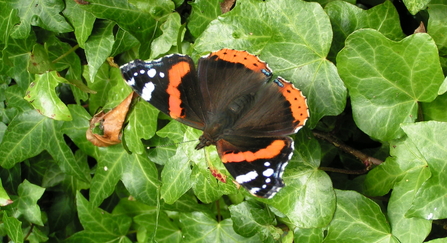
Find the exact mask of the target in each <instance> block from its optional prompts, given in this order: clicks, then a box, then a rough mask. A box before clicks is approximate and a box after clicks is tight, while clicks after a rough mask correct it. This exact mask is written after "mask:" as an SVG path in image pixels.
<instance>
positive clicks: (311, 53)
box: [194, 0, 347, 127]
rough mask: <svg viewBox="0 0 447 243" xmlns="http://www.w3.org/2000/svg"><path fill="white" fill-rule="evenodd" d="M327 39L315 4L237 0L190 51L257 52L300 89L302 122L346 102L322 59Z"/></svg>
mask: <svg viewBox="0 0 447 243" xmlns="http://www.w3.org/2000/svg"><path fill="white" fill-rule="evenodd" d="M291 16H300V17H299V18H292V17H291ZM303 20H305V21H303ZM310 30H312V31H310ZM331 40H332V30H331V25H330V21H329V18H328V17H327V15H326V14H325V13H324V11H323V9H322V8H321V6H320V5H319V4H317V3H309V2H302V1H294V0H279V1H265V2H264V1H255V0H251V1H238V2H237V3H236V6H235V7H234V8H233V10H231V11H230V12H228V13H226V14H224V15H222V16H221V17H220V18H218V19H216V20H214V21H212V22H211V23H210V24H209V25H208V27H207V29H206V30H205V31H204V32H203V34H202V35H201V36H200V37H199V38H198V39H197V41H196V42H195V44H194V49H195V56H198V55H202V54H203V53H207V52H209V51H214V50H218V49H220V48H224V47H225V48H234V49H240V50H247V51H250V52H251V53H253V54H257V55H260V57H261V59H262V60H264V61H266V62H267V63H268V64H269V66H270V67H271V68H272V70H273V72H274V73H275V74H279V75H281V76H283V77H284V78H286V79H287V80H289V81H291V82H292V83H294V84H295V86H296V87H298V88H300V89H302V91H303V93H304V95H305V96H306V97H307V98H308V104H309V107H310V114H311V115H310V119H309V121H308V124H309V126H310V127H314V126H315V124H316V123H317V122H318V121H319V120H320V119H321V118H322V117H323V116H327V115H337V114H339V113H340V112H342V111H343V109H344V107H345V104H346V95H347V93H346V88H345V87H344V85H343V83H342V81H341V80H340V77H339V76H338V74H337V70H336V68H335V66H334V64H333V63H331V62H329V61H328V60H327V59H326V56H327V54H328V52H329V48H330V46H331Z"/></svg>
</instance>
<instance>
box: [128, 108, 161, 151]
mask: <svg viewBox="0 0 447 243" xmlns="http://www.w3.org/2000/svg"><path fill="white" fill-rule="evenodd" d="M158 113H159V111H158V110H157V109H156V108H154V107H153V106H152V105H150V104H149V103H148V102H146V101H141V102H137V103H136V105H135V106H134V107H133V108H132V111H131V112H130V114H129V115H128V124H127V126H126V127H125V128H124V139H125V142H126V146H127V148H128V149H129V150H130V151H132V152H133V153H137V154H142V153H143V152H144V151H146V148H145V147H144V146H143V144H142V143H141V139H146V140H147V139H150V138H152V137H153V136H154V135H155V132H156V130H157V118H158Z"/></svg>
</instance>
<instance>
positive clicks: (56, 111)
mask: <svg viewBox="0 0 447 243" xmlns="http://www.w3.org/2000/svg"><path fill="white" fill-rule="evenodd" d="M67 82H68V81H67V80H65V79H64V78H62V77H60V76H59V75H58V73H57V72H56V71H52V72H45V73H44V74H41V75H36V80H35V81H34V82H33V83H31V84H30V86H29V88H28V90H27V92H26V95H25V100H27V101H28V102H30V103H31V105H33V107H34V108H36V110H37V111H39V113H41V114H42V115H44V116H46V117H49V118H52V119H54V120H62V121H70V120H71V119H72V116H71V114H70V111H69V110H68V108H67V106H66V105H65V104H64V103H63V102H62V101H61V100H60V99H59V97H58V96H57V95H56V90H55V88H56V86H57V85H58V84H59V83H67Z"/></svg>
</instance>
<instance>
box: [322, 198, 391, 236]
mask: <svg viewBox="0 0 447 243" xmlns="http://www.w3.org/2000/svg"><path fill="white" fill-rule="evenodd" d="M336 193H337V209H336V210H335V215H334V219H333V220H332V222H331V223H330V224H329V227H328V233H327V236H326V238H325V240H324V242H328V243H329V242H395V243H397V242H399V241H398V240H397V239H396V238H395V237H394V236H393V235H392V234H391V232H390V231H391V229H390V225H389V224H388V222H387V219H386V217H385V215H383V213H382V211H381V209H380V207H379V205H377V204H376V203H375V202H373V201H371V200H370V199H368V198H366V197H364V196H362V195H360V194H358V193H357V192H353V191H340V190H336ZM353 209H355V210H353ZM359 232H364V233H363V234H359ZM366 232H368V233H367V234H366Z"/></svg>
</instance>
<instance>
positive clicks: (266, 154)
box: [216, 136, 293, 198]
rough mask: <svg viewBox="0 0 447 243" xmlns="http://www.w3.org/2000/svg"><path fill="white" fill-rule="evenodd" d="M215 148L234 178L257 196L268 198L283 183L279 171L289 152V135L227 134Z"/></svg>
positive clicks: (287, 160) (290, 147) (290, 154)
mask: <svg viewBox="0 0 447 243" xmlns="http://www.w3.org/2000/svg"><path fill="white" fill-rule="evenodd" d="M216 146H217V151H218V153H219V155H220V157H221V160H222V162H223V163H224V165H225V167H226V168H227V170H228V172H230V174H231V175H232V176H233V178H234V179H235V181H236V182H237V183H239V184H240V185H242V186H243V187H245V188H246V189H247V190H248V191H249V192H250V193H251V194H253V195H256V196H258V197H264V198H271V197H273V196H274V195H275V194H276V192H278V191H279V190H280V189H281V188H282V187H284V182H283V180H282V178H281V177H282V174H283V173H284V169H285V167H286V166H287V163H288V162H289V160H290V159H291V157H292V155H293V140H292V139H291V138H290V137H268V138H251V137H240V136H238V137H231V138H228V140H227V139H222V140H219V141H218V142H217V144H216Z"/></svg>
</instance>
